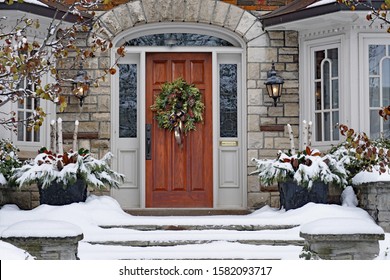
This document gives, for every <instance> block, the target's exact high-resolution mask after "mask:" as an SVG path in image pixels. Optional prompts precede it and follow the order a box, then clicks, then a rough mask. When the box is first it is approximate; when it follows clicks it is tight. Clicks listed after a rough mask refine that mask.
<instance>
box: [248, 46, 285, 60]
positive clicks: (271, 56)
mask: <svg viewBox="0 0 390 280" xmlns="http://www.w3.org/2000/svg"><path fill="white" fill-rule="evenodd" d="M272 61H278V53H277V49H275V48H262V47H259V48H254V47H253V48H248V62H272Z"/></svg>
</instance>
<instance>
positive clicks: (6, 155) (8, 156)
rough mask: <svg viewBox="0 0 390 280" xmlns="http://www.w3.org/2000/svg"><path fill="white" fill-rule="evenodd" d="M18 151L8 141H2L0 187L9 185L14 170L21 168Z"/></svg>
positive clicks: (0, 142)
mask: <svg viewBox="0 0 390 280" xmlns="http://www.w3.org/2000/svg"><path fill="white" fill-rule="evenodd" d="M18 151H19V150H18V149H17V148H16V147H15V146H14V145H13V144H12V142H11V141H10V140H8V139H0V185H5V184H7V182H8V180H9V178H10V177H11V174H12V169H13V168H16V167H20V166H21V162H20V161H19V158H18V154H17V153H18Z"/></svg>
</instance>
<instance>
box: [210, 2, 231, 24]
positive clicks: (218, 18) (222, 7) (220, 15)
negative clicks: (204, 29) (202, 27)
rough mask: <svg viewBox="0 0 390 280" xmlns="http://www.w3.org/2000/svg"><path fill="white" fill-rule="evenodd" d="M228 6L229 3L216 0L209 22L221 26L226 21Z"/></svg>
mask: <svg viewBox="0 0 390 280" xmlns="http://www.w3.org/2000/svg"><path fill="white" fill-rule="evenodd" d="M229 6H230V5H229V4H227V3H225V2H222V1H217V2H216V6H215V11H214V15H213V17H212V20H211V23H212V24H214V25H218V26H223V25H224V23H225V21H226V16H227V13H228V11H229Z"/></svg>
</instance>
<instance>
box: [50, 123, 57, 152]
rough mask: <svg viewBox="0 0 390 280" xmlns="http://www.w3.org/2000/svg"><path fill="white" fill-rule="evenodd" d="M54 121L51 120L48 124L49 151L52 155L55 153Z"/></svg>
mask: <svg viewBox="0 0 390 280" xmlns="http://www.w3.org/2000/svg"><path fill="white" fill-rule="evenodd" d="M56 134H57V132H56V121H55V120H52V121H51V122H50V150H51V151H52V152H53V153H56Z"/></svg>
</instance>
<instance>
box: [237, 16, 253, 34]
mask: <svg viewBox="0 0 390 280" xmlns="http://www.w3.org/2000/svg"><path fill="white" fill-rule="evenodd" d="M256 21H257V18H256V17H255V16H254V15H252V14H250V13H248V12H244V14H243V15H242V17H241V19H240V21H239V23H238V25H237V28H236V32H237V33H238V34H240V35H242V36H244V35H245V33H247V32H248V30H249V29H250V28H251V27H252V25H253V24H254V23H255V22H256Z"/></svg>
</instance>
